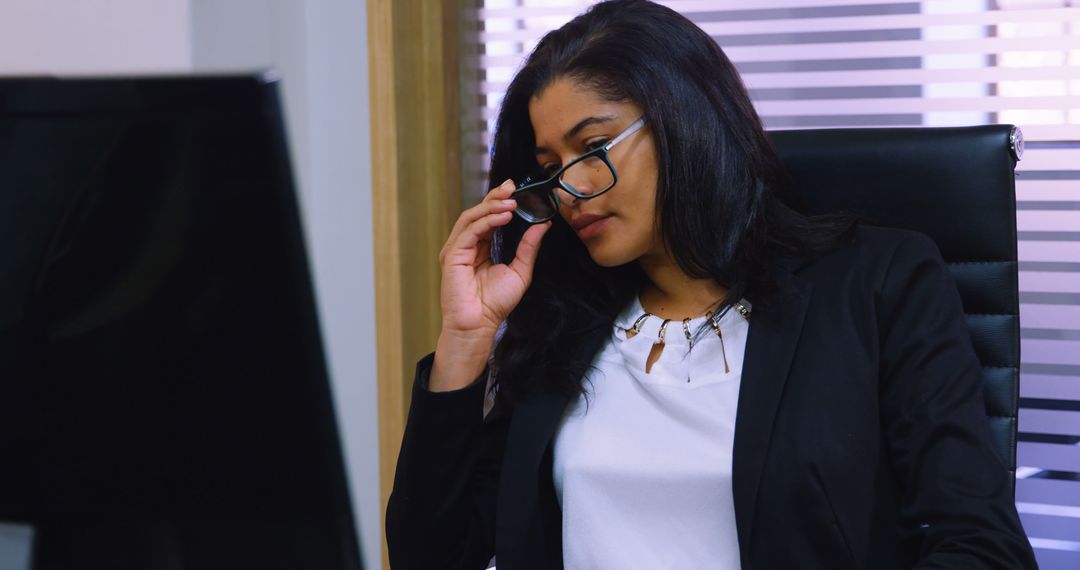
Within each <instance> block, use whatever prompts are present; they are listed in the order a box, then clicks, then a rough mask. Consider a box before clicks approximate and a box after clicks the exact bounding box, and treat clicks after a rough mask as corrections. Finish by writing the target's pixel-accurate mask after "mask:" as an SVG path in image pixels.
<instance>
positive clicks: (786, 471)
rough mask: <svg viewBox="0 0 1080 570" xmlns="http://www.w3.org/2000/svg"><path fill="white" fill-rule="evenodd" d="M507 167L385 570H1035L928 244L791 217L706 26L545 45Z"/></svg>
mask: <svg viewBox="0 0 1080 570" xmlns="http://www.w3.org/2000/svg"><path fill="white" fill-rule="evenodd" d="M491 170H492V174H491V176H492V178H491V180H492V181H493V183H497V182H498V181H501V180H504V179H505V180H506V182H503V183H502V184H499V185H497V186H496V187H495V188H494V189H493V190H492V191H491V192H490V193H489V194H488V196H487V197H486V198H485V199H484V201H483V202H482V203H481V204H479V205H478V206H476V207H473V208H470V209H469V210H467V211H465V212H464V213H463V214H462V215H461V217H460V218H459V219H458V221H457V223H456V224H455V226H454V228H453V230H452V231H451V235H450V237H449V238H448V240H447V242H446V245H445V247H444V248H443V250H442V252H441V254H440V263H441V266H442V277H443V281H442V298H441V302H442V317H443V321H442V322H443V328H442V332H441V334H440V336H439V340H438V344H437V346H436V349H435V352H434V353H433V355H429V356H428V357H426V358H424V359H422V360H421V361H420V363H419V364H418V366H417V373H416V380H415V387H414V392H413V401H412V408H411V410H410V413H409V421H408V425H407V427H406V433H405V438H404V442H403V444H402V449H401V455H400V459H399V463H398V468H397V475H396V479H395V483H394V491H393V494H392V496H391V499H390V503H389V506H388V512H387V538H388V543H389V552H390V560H391V563H392V565H393V567H394V568H425V569H430V568H461V569H470V568H476V569H480V568H484V567H485V565H486V564H487V562H488V561H489V559H490V558H491V557H492V556H493V555H496V554H497V561H498V566H499V568H500V569H501V570H514V569H518V568H537V569H541V568H543V569H547V568H562V567H566V568H724V569H727V568H743V569H749V568H757V569H771V568H830V569H831V568H869V569H875V570H877V569H889V568H911V567H919V568H1028V567H1034V561H1033V556H1032V552H1031V549H1030V546H1029V545H1028V543H1027V540H1026V538H1025V537H1024V534H1023V530H1022V528H1021V526H1020V522H1019V520H1018V517H1017V514H1016V510H1015V507H1014V506H1013V504H1012V502H1011V493H1010V482H1009V480H1008V476H1007V474H1006V471H1005V469H1004V467H1003V466H1002V465H1001V463H1000V461H999V460H998V458H997V457H996V455H995V454H994V452H993V451H992V450H991V448H990V441H989V435H988V428H987V425H986V419H985V417H984V412H983V404H982V400H981V395H980V376H979V364H978V362H977V360H976V358H975V355H974V353H973V349H972V347H971V344H970V340H969V338H968V333H967V330H966V328H965V325H964V322H963V317H962V313H961V309H960V303H959V297H958V295H957V292H956V289H955V285H954V284H953V283H952V281H951V279H950V277H949V274H948V272H947V269H946V268H945V265H944V263H943V261H942V260H941V257H940V255H939V254H938V252H937V250H936V248H935V247H934V245H933V243H932V242H930V241H929V239H928V238H926V237H923V236H921V235H920V234H915V233H912V232H906V231H900V230H888V229H883V228H873V227H869V226H863V225H858V224H855V223H854V222H853V221H852V220H851V219H850V218H847V217H845V216H841V215H835V216H830V217H813V218H812V217H805V216H803V215H800V214H798V213H797V212H796V211H794V210H793V209H791V208H789V207H788V206H787V205H785V202H784V201H783V199H782V198H783V196H782V195H781V193H782V192H783V189H784V185H783V177H782V175H781V174H780V172H781V169H780V166H779V164H778V162H777V158H776V156H775V153H774V152H773V150H772V148H771V147H770V145H769V143H768V140H767V139H766V137H765V135H764V133H763V130H762V127H761V124H760V121H759V119H758V117H757V115H756V114H755V112H754V110H753V107H752V106H751V103H750V100H749V98H748V96H747V94H746V91H745V89H744V87H743V86H742V83H741V81H740V79H739V77H738V75H737V73H736V71H735V69H734V67H733V66H732V65H731V63H730V61H729V60H728V59H727V58H726V56H725V55H724V54H723V52H722V51H721V50H720V49H719V48H718V47H717V46H716V44H715V43H714V42H713V41H712V40H711V39H710V38H709V37H708V36H707V35H705V34H704V33H703V32H702V31H701V30H699V29H698V28H697V27H696V26H694V25H693V24H692V23H690V22H689V21H687V20H686V19H685V18H683V17H681V16H679V15H678V14H676V13H675V12H673V11H671V10H669V9H667V8H664V7H661V6H658V5H655V4H652V3H650V2H646V1H642V0H627V1H612V2H606V3H602V4H598V5H596V6H594V7H593V8H592V9H590V10H589V11H588V12H586V13H585V14H583V15H581V16H579V17H578V18H576V19H575V20H574V21H572V22H570V23H568V24H567V25H565V26H563V27H562V28H560V29H559V30H556V31H554V32H551V33H549V34H548V35H547V36H545V38H544V39H543V40H542V41H541V42H540V44H539V45H538V46H537V48H536V49H535V51H534V52H533V53H532V54H531V55H530V57H529V59H528V61H527V62H526V63H525V65H524V67H523V68H522V69H521V70H520V71H519V72H518V74H517V75H516V77H515V79H514V80H513V82H512V83H511V85H510V87H509V89H508V91H507V93H506V97H505V99H504V102H503V106H502V110H501V112H500V115H499V119H498V128H497V131H496V136H495V145H494V154H493V156H492V169H491ZM525 177H528V178H525ZM523 178H525V181H524V182H523V183H522V184H521V186H523V188H522V189H520V190H518V191H516V192H515V186H514V184H513V182H512V180H514V179H523ZM541 243H543V246H541ZM493 246H494V247H493ZM490 252H494V253H493V254H492V255H494V256H495V259H494V260H493V259H491V258H490V256H489V253H490ZM500 262H501V263H500ZM496 341H497V342H496ZM493 345H494V346H495V348H494V352H493V353H492V346H493ZM489 385H490V389H489ZM485 396H489V398H488V402H487V404H488V405H489V407H490V411H489V412H488V413H487V414H486V416H485V415H484V414H483V413H482V408H483V407H484V405H485Z"/></svg>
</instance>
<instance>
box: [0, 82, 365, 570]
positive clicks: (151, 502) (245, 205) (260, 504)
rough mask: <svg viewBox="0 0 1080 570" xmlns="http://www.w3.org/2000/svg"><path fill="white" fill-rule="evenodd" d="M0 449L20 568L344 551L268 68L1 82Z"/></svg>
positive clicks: (320, 371) (276, 559)
mask: <svg viewBox="0 0 1080 570" xmlns="http://www.w3.org/2000/svg"><path fill="white" fill-rule="evenodd" d="M0 454H2V455H0V461H2V463H0V521H3V522H4V523H13V524H18V525H26V526H27V527H29V528H30V529H32V534H33V545H32V549H33V550H32V560H33V568H36V569H38V570H53V569H68V568H79V569H82V568H109V569H116V570H125V569H139V570H146V569H159V568H160V569H163V570H164V569H170V570H172V569H175V570H187V569H216V568H229V569H239V568H259V569H267V568H281V569H285V568H287V569H290V570H293V569H304V568H311V569H320V570H321V569H331V570H333V569H349V570H353V569H358V568H359V567H360V561H359V548H358V545H357V543H356V538H355V537H356V533H355V532H354V523H353V518H352V514H351V508H350V503H349V497H348V492H347V489H346V479H345V474H344V473H345V472H344V467H343V461H342V454H341V449H340V445H339V440H338V435H337V428H336V423H335V418H334V414H333V406H332V402H331V397H330V390H329V385H328V379H327V374H326V367H325V363H324V359H323V353H322V345H321V342H320V339H319V328H318V321H317V316H316V311H315V304H314V301H313V293H312V286H311V280H310V277H309V273H308V267H307V256H306V253H305V246H304V240H303V232H302V230H301V225H300V219H299V215H298V208H297V203H296V197H295V192H294V187H293V183H292V178H291V173H290V168H289V164H288V160H287V152H286V148H285V139H284V133H283V128H282V121H281V115H280V110H279V103H278V95H277V89H276V85H275V84H274V83H273V82H270V81H265V80H263V79H261V78H260V77H258V76H243V77H204V78H180V77H174V78H141V79H75V80H55V79H6V80H0ZM0 566H4V563H3V561H0ZM4 567H6V566H4Z"/></svg>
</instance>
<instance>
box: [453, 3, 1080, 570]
mask: <svg viewBox="0 0 1080 570" xmlns="http://www.w3.org/2000/svg"><path fill="white" fill-rule="evenodd" d="M1074 1H1075V0H998V1H988V0H929V1H925V2H885V1H881V0H876V1H875V0H716V1H705V0H669V1H664V2H661V3H663V4H666V5H667V6H670V7H671V8H673V9H675V10H678V11H680V12H681V13H683V14H685V15H686V16H687V17H688V18H689V19H690V20H692V21H693V22H695V23H696V24H697V25H699V26H701V28H702V29H704V30H705V31H706V32H708V33H709V34H710V35H711V36H713V37H714V38H715V39H716V40H717V42H718V43H719V44H720V45H721V46H722V47H723V48H724V50H725V52H726V53H727V54H728V56H729V57H730V58H731V59H732V60H733V61H734V62H735V64H736V66H737V67H738V69H739V71H740V73H741V74H742V77H743V80H744V81H745V82H746V85H747V87H748V88H749V89H750V93H751V96H752V97H753V99H754V101H755V105H756V106H757V109H758V112H759V114H761V116H762V118H763V120H764V121H765V124H766V126H767V127H769V128H785V129H789V128H822V127H843V126H946V125H974V124H986V123H1012V124H1016V125H1019V126H1021V127H1022V129H1023V131H1024V134H1025V136H1026V138H1027V141H1028V142H1027V146H1026V154H1025V155H1024V158H1023V160H1022V161H1021V162H1020V163H1019V164H1018V166H1017V227H1018V234H1019V243H1018V249H1019V256H1020V290H1021V293H1020V302H1021V315H1020V323H1021V348H1022V352H1021V355H1022V366H1021V401H1020V406H1021V410H1020V434H1019V444H1018V462H1019V465H1020V466H1021V467H1020V469H1019V471H1018V481H1017V506H1018V509H1019V511H1020V513H1021V517H1022V518H1023V522H1024V526H1025V528H1026V530H1027V531H1028V534H1029V536H1030V537H1031V540H1032V543H1033V545H1034V546H1035V547H1036V552H1037V554H1038V556H1039V560H1040V564H1041V565H1042V567H1043V568H1047V569H1051V570H1053V569H1057V568H1061V569H1064V568H1080V7H1075V6H1074ZM589 4H591V2H585V1H572V0H481V1H479V6H478V7H476V8H473V9H470V10H469V11H468V12H467V13H466V15H465V17H466V19H467V20H468V24H469V25H466V26H465V29H468V30H472V31H471V32H469V37H466V38H464V42H465V45H466V46H467V49H466V50H465V53H470V54H473V56H474V57H471V58H467V59H466V61H465V63H464V65H465V69H464V70H463V77H465V78H466V80H467V82H466V84H465V85H464V91H465V98H464V100H465V101H466V108H465V109H464V110H463V113H464V120H463V122H462V125H463V131H464V132H463V137H464V140H463V142H464V147H463V156H465V158H466V161H467V164H466V168H465V176H466V180H465V188H466V189H467V190H466V192H467V196H466V197H465V202H466V203H472V202H475V201H476V200H478V199H479V197H480V196H482V194H483V192H484V190H485V186H486V172H487V165H488V158H487V152H488V146H489V144H490V142H491V135H490V131H491V127H493V123H494V118H495V116H496V114H497V112H498V106H499V104H500V101H501V97H502V92H503V90H504V89H505V88H506V85H507V83H508V82H509V81H510V79H511V78H512V77H513V74H514V71H515V70H516V68H517V66H518V65H519V64H520V63H521V61H522V59H523V57H524V55H525V54H527V53H528V52H529V51H531V50H532V48H533V47H534V46H535V45H536V42H537V40H538V39H539V38H540V36H542V35H543V34H544V33H545V32H547V31H548V30H551V29H553V28H556V27H558V26H560V25H562V24H563V23H565V22H566V21H568V20H569V19H570V18H572V17H573V16H574V15H576V14H578V13H580V12H581V11H583V10H584V9H585V8H587V7H588V5H589Z"/></svg>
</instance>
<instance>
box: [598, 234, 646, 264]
mask: <svg viewBox="0 0 1080 570" xmlns="http://www.w3.org/2000/svg"><path fill="white" fill-rule="evenodd" d="M585 249H587V250H589V257H591V258H592V260H593V261H594V262H595V263H596V264H597V265H599V266H600V267H618V266H620V265H626V264H627V263H630V262H631V261H634V260H636V259H637V258H638V256H636V255H633V254H632V253H631V251H630V250H629V249H627V248H626V247H619V245H618V244H611V243H605V240H596V241H594V242H591V243H590V242H586V243H585Z"/></svg>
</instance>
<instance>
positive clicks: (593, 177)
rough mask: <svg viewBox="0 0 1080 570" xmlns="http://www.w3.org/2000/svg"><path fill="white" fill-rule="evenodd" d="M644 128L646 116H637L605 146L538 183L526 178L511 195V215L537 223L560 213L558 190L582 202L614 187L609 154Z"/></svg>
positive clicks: (616, 180) (616, 178)
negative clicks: (515, 202) (515, 204)
mask: <svg viewBox="0 0 1080 570" xmlns="http://www.w3.org/2000/svg"><path fill="white" fill-rule="evenodd" d="M644 125H645V117H639V118H638V120H636V121H634V122H633V123H630V126H628V127H626V130H624V131H623V132H621V133H619V134H618V136H616V137H615V138H613V139H611V141H610V142H608V143H607V144H605V145H603V146H601V147H597V148H595V149H593V150H590V151H589V152H586V153H585V154H583V155H581V156H579V157H577V158H575V159H574V160H571V161H570V162H569V163H567V165H566V166H564V167H562V168H560V169H559V170H557V171H555V172H554V173H553V174H551V175H550V176H548V177H547V178H545V179H543V180H538V178H539V177H538V176H526V177H525V179H524V180H522V181H521V182H519V183H518V188H517V190H514V193H513V194H511V195H510V197H511V198H513V199H514V200H516V201H517V208H515V209H514V213H515V214H517V215H518V216H519V217H521V219H523V220H525V221H526V222H529V223H530V224H539V223H541V222H546V221H547V220H550V219H551V218H554V217H555V214H557V213H558V212H559V195H558V192H556V190H558V189H559V188H562V189H563V190H566V191H567V192H569V193H570V195H572V196H574V197H576V198H580V199H582V200H588V199H589V198H595V197H597V196H599V195H601V194H603V193H604V192H607V191H608V190H611V189H612V188H614V187H615V183H616V182H618V181H619V176H618V174H616V173H615V167H614V166H613V165H612V164H611V159H610V158H608V152H609V151H611V148H612V147H614V146H615V145H617V144H619V143H620V142H622V141H623V140H624V139H626V137H629V136H630V135H632V134H634V133H635V132H637V131H638V129H640V128H641V127H642V126H644Z"/></svg>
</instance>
